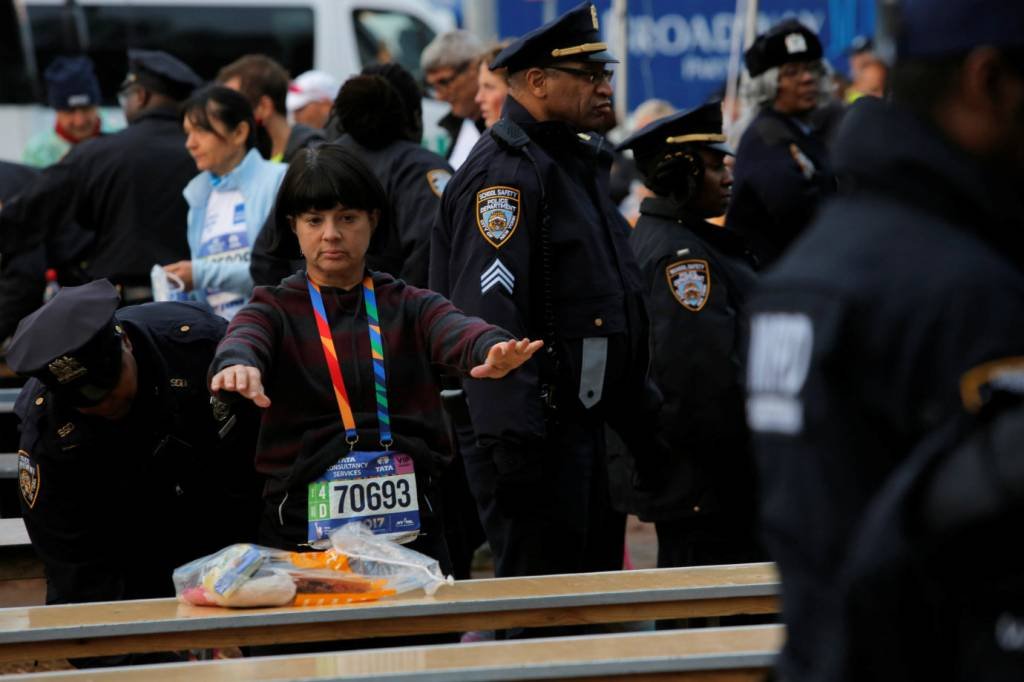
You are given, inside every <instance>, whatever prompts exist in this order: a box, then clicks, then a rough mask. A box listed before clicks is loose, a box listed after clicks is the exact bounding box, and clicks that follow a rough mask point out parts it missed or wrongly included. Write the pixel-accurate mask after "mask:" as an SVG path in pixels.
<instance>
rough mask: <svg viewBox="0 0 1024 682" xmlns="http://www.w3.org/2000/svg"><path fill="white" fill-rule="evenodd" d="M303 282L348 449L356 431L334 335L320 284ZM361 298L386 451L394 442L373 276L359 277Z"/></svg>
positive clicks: (308, 279)
mask: <svg viewBox="0 0 1024 682" xmlns="http://www.w3.org/2000/svg"><path fill="white" fill-rule="evenodd" d="M306 284H307V285H308V288H309V300H310V301H311V302H312V304H313V317H314V318H316V327H317V330H318V331H319V333H320V344H321V345H322V346H323V348H324V358H325V359H326V360H327V370H328V372H329V373H330V375H331V384H333V385H334V397H335V399H336V400H337V401H338V411H339V412H341V421H342V423H343V424H344V425H345V442H347V443H348V444H349V447H350V448H351V447H354V446H355V444H356V443H357V442H358V441H359V434H358V433H357V432H356V420H355V417H353V416H352V405H351V403H350V402H349V399H348V391H346V390H345V379H344V378H343V377H342V375H341V365H340V364H339V362H338V353H337V352H336V351H335V350H334V338H333V337H332V336H331V326H330V325H329V324H328V323H327V310H326V309H325V308H324V299H323V296H321V295H320V287H318V286H317V285H316V283H315V282H314V281H313V280H311V279H310V278H309V277H307V278H306ZM363 301H364V302H365V303H366V318H367V321H368V322H369V325H368V326H369V330H370V354H371V356H372V357H373V381H374V384H375V389H374V393H375V394H376V396H377V423H378V425H379V426H380V444H381V446H383V447H384V449H385V450H387V449H388V448H390V447H391V444H392V443H394V439H393V438H392V437H391V415H390V413H389V412H388V391H387V376H386V375H385V374H384V341H383V340H382V338H381V334H380V317H379V316H378V314H377V295H376V294H375V293H374V290H373V278H372V277H370V276H369V275H367V276H366V277H365V278H364V279H363Z"/></svg>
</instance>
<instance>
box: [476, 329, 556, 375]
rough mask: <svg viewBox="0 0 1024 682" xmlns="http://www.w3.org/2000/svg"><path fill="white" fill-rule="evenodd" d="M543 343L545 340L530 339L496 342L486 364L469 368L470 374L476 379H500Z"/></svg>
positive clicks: (489, 352)
mask: <svg viewBox="0 0 1024 682" xmlns="http://www.w3.org/2000/svg"><path fill="white" fill-rule="evenodd" d="M543 345H544V342H543V341H530V339H521V340H519V341H502V342H501V343H496V344H494V345H493V346H491V348H490V350H488V351H487V359H486V360H485V361H484V364H482V365H477V366H476V367H474V368H473V369H471V370H469V375H470V376H471V377H473V378H474V379H500V378H502V377H503V376H505V375H506V374H508V373H509V372H511V371H512V370H514V369H515V368H516V367H519V366H520V365H521V364H523V363H524V362H526V361H527V360H529V359H530V358H531V357H533V354H534V353H536V352H537V351H538V350H540V347H541V346H543Z"/></svg>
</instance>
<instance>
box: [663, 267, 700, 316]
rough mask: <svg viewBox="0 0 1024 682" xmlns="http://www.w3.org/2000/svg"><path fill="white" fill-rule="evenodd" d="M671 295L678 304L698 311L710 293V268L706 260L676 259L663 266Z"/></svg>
mask: <svg viewBox="0 0 1024 682" xmlns="http://www.w3.org/2000/svg"><path fill="white" fill-rule="evenodd" d="M665 278H666V279H667V280H668V286H669V289H670V290H671V291H672V295H673V296H675V297H676V300H677V301H679V305H681V306H683V307H684V308H686V309H687V310H689V311H692V312H695V313H696V312H698V311H700V310H701V309H702V308H703V307H704V306H705V305H706V304H707V302H708V296H710V295H711V269H710V268H709V267H708V262H707V261H706V260H700V259H692V260H677V261H675V262H674V263H669V265H668V266H667V267H666V268H665Z"/></svg>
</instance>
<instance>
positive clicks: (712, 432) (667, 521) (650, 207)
mask: <svg viewBox="0 0 1024 682" xmlns="http://www.w3.org/2000/svg"><path fill="white" fill-rule="evenodd" d="M619 149H631V150H633V157H634V159H635V161H636V164H637V167H638V169H639V171H640V173H641V174H642V176H643V178H644V182H645V183H646V184H647V186H648V187H649V188H650V189H651V190H652V191H653V192H654V193H655V196H653V197H650V198H647V199H644V201H643V203H641V205H640V218H639V220H638V221H637V224H636V228H635V230H634V232H633V235H632V238H631V239H630V243H631V245H632V247H633V250H634V251H635V252H636V257H637V260H638V261H639V263H640V268H641V271H642V272H643V275H644V283H645V285H646V291H647V297H648V299H647V300H648V305H649V306H650V311H651V322H652V326H651V360H652V372H651V373H652V375H653V376H654V378H655V382H656V383H657V385H658V388H659V389H660V390H661V393H662V396H663V398H664V403H663V405H662V408H661V422H660V426H661V429H662V433H664V435H665V438H666V440H667V442H668V444H669V445H670V449H671V453H672V455H671V456H672V459H671V460H670V462H666V470H665V475H664V482H663V484H662V485H661V486H659V488H658V490H657V491H656V492H652V493H651V494H649V495H645V494H642V493H641V494H640V495H638V497H639V500H638V501H639V502H641V505H640V508H639V509H638V511H639V512H640V516H641V518H643V519H644V520H646V521H654V522H655V528H656V529H657V533H658V566H659V567H666V566H690V565H699V564H734V563H743V562H747V561H755V560H758V559H759V553H758V551H757V544H756V542H755V540H754V537H755V533H754V531H755V522H754V514H755V508H756V506H755V502H754V496H755V495H754V476H753V471H754V464H753V458H752V455H751V452H750V441H749V437H748V431H747V428H746V421H745V419H744V413H743V402H744V395H743V387H742V377H743V374H742V369H743V357H742V355H743V353H742V351H743V343H744V342H745V340H746V338H747V335H748V329H747V317H746V307H747V306H746V304H747V298H748V296H749V295H750V292H751V290H752V289H753V287H754V285H755V284H756V282H757V275H756V274H755V269H756V266H757V263H756V260H755V259H754V257H753V256H752V254H751V252H750V250H749V249H748V248H747V246H746V244H745V242H744V240H743V239H742V237H740V235H737V234H736V233H735V232H734V231H733V230H731V229H727V228H724V227H719V226H718V225H714V224H712V223H709V222H708V219H709V218H713V217H716V216H720V215H722V214H724V213H725V210H726V208H727V207H728V204H729V197H730V190H731V188H732V174H731V172H730V171H729V169H728V167H727V166H726V164H725V159H726V156H727V155H731V154H732V151H731V150H730V149H729V148H728V147H727V146H726V145H725V135H723V134H722V110H721V107H720V105H719V104H718V102H713V103H710V104H705V105H704V106H701V107H698V108H696V109H693V110H690V111H683V112H679V113H676V114H673V115H671V116H668V117H665V118H662V119H660V120H657V121H655V122H653V123H651V124H650V125H648V126H646V127H645V128H643V129H642V130H640V131H638V132H637V133H635V134H634V135H632V136H631V137H630V138H628V139H627V140H625V141H624V142H623V143H622V144H621V145H620V146H619Z"/></svg>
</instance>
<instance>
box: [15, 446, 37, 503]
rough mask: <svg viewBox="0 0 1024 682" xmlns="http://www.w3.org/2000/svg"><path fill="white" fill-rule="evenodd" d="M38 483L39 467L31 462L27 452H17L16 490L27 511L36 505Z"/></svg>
mask: <svg viewBox="0 0 1024 682" xmlns="http://www.w3.org/2000/svg"><path fill="white" fill-rule="evenodd" d="M39 483H40V478H39V465H38V464H36V463H35V462H33V461H32V456H31V455H29V454H28V453H27V452H25V451H24V450H18V488H20V489H21V497H22V499H23V500H25V504H27V505H28V508H29V509H32V508H33V507H34V506H35V505H36V500H37V499H38V498H39Z"/></svg>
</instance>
